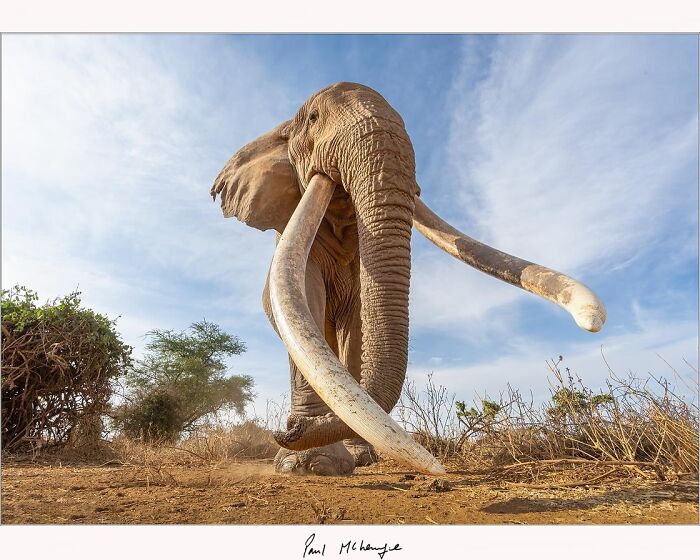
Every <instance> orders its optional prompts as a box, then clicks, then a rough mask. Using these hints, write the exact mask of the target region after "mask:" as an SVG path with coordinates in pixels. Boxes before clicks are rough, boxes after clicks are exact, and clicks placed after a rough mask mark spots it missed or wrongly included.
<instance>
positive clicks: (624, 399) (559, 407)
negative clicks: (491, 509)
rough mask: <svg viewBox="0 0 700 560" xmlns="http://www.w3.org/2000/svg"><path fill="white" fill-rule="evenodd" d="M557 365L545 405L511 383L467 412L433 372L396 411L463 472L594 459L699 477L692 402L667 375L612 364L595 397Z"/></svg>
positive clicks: (408, 391)
mask: <svg viewBox="0 0 700 560" xmlns="http://www.w3.org/2000/svg"><path fill="white" fill-rule="evenodd" d="M561 363H562V358H561V357H559V360H557V361H554V360H552V361H551V362H547V365H548V367H549V369H550V372H551V374H552V378H551V384H552V389H551V393H552V396H551V399H550V400H549V401H548V402H546V403H544V404H541V405H535V404H534V403H533V402H532V400H530V401H529V402H528V401H526V400H525V399H523V397H522V396H521V394H520V393H519V392H518V391H516V390H514V389H512V388H511V387H510V386H508V387H507V390H506V392H505V394H503V395H501V397H500V398H499V400H498V402H494V401H489V400H486V399H482V400H481V401H480V402H479V403H476V404H475V406H473V407H471V408H467V407H466V405H465V404H464V402H461V401H456V400H455V395H450V394H449V393H448V392H447V390H446V389H445V388H444V387H442V386H436V385H435V384H434V382H433V381H432V377H431V376H429V377H428V383H427V386H426V388H425V390H423V391H418V390H417V389H416V387H415V384H413V383H412V382H407V383H406V384H405V386H404V391H403V393H402V396H401V400H400V401H399V404H398V406H397V409H396V415H397V417H398V419H399V421H400V422H402V423H403V425H404V426H405V427H406V429H407V430H409V431H411V432H413V433H414V434H415V437H416V438H417V440H418V441H419V442H420V443H421V444H422V445H424V446H425V447H426V448H427V449H428V450H429V451H430V452H431V453H433V454H434V455H436V456H437V457H438V458H439V459H441V460H442V461H444V462H448V463H456V464H458V465H460V466H469V467H473V468H479V469H493V468H494V467H503V468H506V467H507V468H510V466H511V465H518V464H522V465H526V464H527V465H532V464H535V463H538V464H540V465H545V464H547V465H562V464H576V465H590V464H592V463H596V464H600V465H618V466H626V467H629V468H630V469H632V470H635V471H636V472H637V474H644V473H648V472H652V473H654V474H655V475H656V476H657V477H658V478H665V477H672V478H677V477H682V476H693V477H697V474H698V407H697V404H696V403H694V402H688V400H687V399H685V398H684V397H683V396H682V395H680V394H679V393H677V392H676V391H675V390H674V388H673V387H672V386H671V384H670V383H669V381H667V380H666V379H663V378H661V377H656V376H654V375H650V376H649V378H648V379H640V378H638V377H636V376H634V375H633V374H631V373H630V374H629V375H628V376H627V377H621V376H618V375H617V374H616V373H615V372H614V371H612V370H611V369H610V368H609V367H608V370H609V377H608V379H607V383H606V390H605V391H604V392H602V393H595V392H594V391H592V390H591V389H589V388H587V387H586V386H585V385H584V384H583V382H582V380H581V379H580V378H579V377H578V376H575V375H573V374H572V373H571V372H570V371H569V369H568V368H564V370H563V371H562V369H561ZM606 365H607V362H606ZM696 373H697V371H696ZM674 375H676V376H677V378H678V379H681V378H680V376H678V374H677V373H676V372H675V371H674ZM694 389H695V391H696V392H697V387H695V388H694Z"/></svg>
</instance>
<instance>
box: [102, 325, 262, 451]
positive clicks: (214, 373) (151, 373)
mask: <svg viewBox="0 0 700 560" xmlns="http://www.w3.org/2000/svg"><path fill="white" fill-rule="evenodd" d="M146 336H148V337H149V339H150V340H149V342H148V343H147V345H146V355H145V356H144V357H143V359H141V360H138V361H136V362H134V365H133V366H132V367H131V368H130V369H129V370H128V372H127V374H126V376H125V378H124V385H125V387H126V390H127V392H126V401H125V403H124V404H122V405H121V406H120V407H118V408H117V410H116V414H115V421H116V424H117V427H118V428H120V429H121V430H122V431H123V432H124V433H126V434H127V435H129V436H131V437H145V438H147V439H170V440H173V439H176V438H177V437H178V436H180V435H181V434H182V433H183V432H185V431H190V430H192V429H194V428H195V427H197V426H198V425H200V424H202V423H204V422H206V421H207V420H208V419H210V418H211V417H212V416H215V415H217V414H221V413H224V412H236V413H238V414H242V413H243V410H244V408H245V405H246V403H247V402H250V401H251V400H252V399H253V396H254V395H253V392H252V387H253V380H252V378H250V377H249V376H247V375H228V367H227V365H226V363H225V361H224V360H225V358H226V357H229V356H235V355H239V354H242V353H243V352H245V344H244V342H243V341H241V340H240V339H239V338H238V337H236V336H232V335H230V334H227V333H225V332H223V331H222V330H221V328H220V327H219V326H218V325H217V324H215V323H210V322H208V321H206V320H204V321H200V322H196V323H193V324H192V325H191V326H190V327H189V329H187V331H183V332H175V331H172V330H159V329H156V330H152V331H150V332H148V333H147V335H146Z"/></svg>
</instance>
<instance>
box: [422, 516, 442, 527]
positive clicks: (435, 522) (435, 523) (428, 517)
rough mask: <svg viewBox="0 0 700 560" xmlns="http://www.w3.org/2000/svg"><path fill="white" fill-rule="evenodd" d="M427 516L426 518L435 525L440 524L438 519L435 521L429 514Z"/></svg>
mask: <svg viewBox="0 0 700 560" xmlns="http://www.w3.org/2000/svg"><path fill="white" fill-rule="evenodd" d="M425 518H426V519H427V520H428V521H430V523H432V524H433V525H439V523H438V522H437V521H433V520H432V519H431V518H430V516H429V515H426V516H425Z"/></svg>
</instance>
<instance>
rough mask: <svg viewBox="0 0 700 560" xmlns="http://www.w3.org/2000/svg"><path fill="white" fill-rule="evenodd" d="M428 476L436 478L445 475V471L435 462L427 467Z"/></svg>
mask: <svg viewBox="0 0 700 560" xmlns="http://www.w3.org/2000/svg"><path fill="white" fill-rule="evenodd" d="M428 474H432V475H435V476H438V475H441V474H447V471H446V470H445V467H443V466H442V465H441V464H440V463H438V462H437V461H436V462H435V464H433V465H431V466H430V467H428Z"/></svg>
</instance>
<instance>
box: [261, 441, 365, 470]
mask: <svg viewBox="0 0 700 560" xmlns="http://www.w3.org/2000/svg"><path fill="white" fill-rule="evenodd" d="M274 464H275V471H277V472H278V473H284V474H300V475H305V474H315V475H320V476H344V475H349V474H352V471H353V470H354V469H355V460H354V458H353V455H352V454H351V453H350V452H349V451H348V450H347V449H346V448H345V446H344V445H343V444H342V443H341V442H337V443H332V444H331V445H326V446H325V447H314V448H312V449H305V450H304V451H292V450H291V449H285V448H281V449H280V450H279V451H278V452H277V455H276V456H275V461H274Z"/></svg>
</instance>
